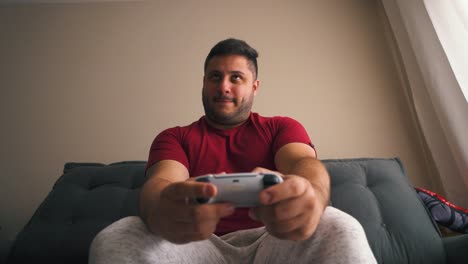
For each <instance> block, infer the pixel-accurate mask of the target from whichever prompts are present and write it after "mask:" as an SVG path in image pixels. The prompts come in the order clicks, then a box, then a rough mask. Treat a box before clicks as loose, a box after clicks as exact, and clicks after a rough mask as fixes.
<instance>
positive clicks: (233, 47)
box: [204, 38, 258, 79]
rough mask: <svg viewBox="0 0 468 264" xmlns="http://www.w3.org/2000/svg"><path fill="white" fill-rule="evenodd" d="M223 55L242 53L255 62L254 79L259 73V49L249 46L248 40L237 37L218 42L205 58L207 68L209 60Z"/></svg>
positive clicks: (252, 62)
mask: <svg viewBox="0 0 468 264" xmlns="http://www.w3.org/2000/svg"><path fill="white" fill-rule="evenodd" d="M223 55H241V56H244V57H246V58H247V60H248V61H249V63H251V64H253V66H254V68H255V71H254V72H253V73H254V79H255V78H256V77H257V75H258V65H257V57H258V53H257V51H256V50H255V49H254V48H252V47H251V46H249V44H247V42H245V41H243V40H240V39H235V38H228V39H225V40H222V41H220V42H218V43H217V44H216V45H215V46H214V47H213V48H211V50H210V53H208V56H206V59H205V68H204V70H205V71H206V68H207V67H208V62H209V61H210V60H211V59H212V58H213V57H215V56H223Z"/></svg>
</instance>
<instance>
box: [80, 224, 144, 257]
mask: <svg viewBox="0 0 468 264" xmlns="http://www.w3.org/2000/svg"><path fill="white" fill-rule="evenodd" d="M147 232H149V231H147V229H146V227H145V225H144V223H143V222H142V220H141V219H140V218H139V217H136V216H129V217H125V218H122V219H120V220H118V221H116V222H114V223H112V224H111V225H109V226H107V227H106V228H104V229H103V230H101V231H100V232H99V233H98V234H97V235H96V236H95V237H94V239H93V241H92V243H91V247H90V252H89V262H90V263H110V262H109V260H110V259H109V256H112V255H115V254H118V255H120V254H122V253H123V252H125V251H126V250H129V249H130V248H131V247H132V246H133V245H135V244H138V242H137V241H138V240H141V238H142V237H144V233H147ZM104 260H105V261H104Z"/></svg>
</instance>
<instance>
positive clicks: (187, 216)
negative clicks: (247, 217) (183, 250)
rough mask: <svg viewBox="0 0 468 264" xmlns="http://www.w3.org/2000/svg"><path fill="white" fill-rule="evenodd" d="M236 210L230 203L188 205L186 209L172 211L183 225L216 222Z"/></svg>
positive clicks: (177, 220)
mask: <svg viewBox="0 0 468 264" xmlns="http://www.w3.org/2000/svg"><path fill="white" fill-rule="evenodd" d="M234 211H235V208H234V206H233V205H232V204H229V203H219V204H203V205H186V206H184V207H179V208H177V209H175V208H174V210H173V211H172V215H173V219H174V221H176V222H181V223H195V224H198V223H203V222H210V221H215V222H216V223H217V222H218V221H219V219H220V218H223V217H226V216H229V215H231V214H233V213H234Z"/></svg>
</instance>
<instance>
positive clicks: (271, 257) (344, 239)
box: [254, 207, 376, 263]
mask: <svg viewBox="0 0 468 264" xmlns="http://www.w3.org/2000/svg"><path fill="white" fill-rule="evenodd" d="M254 263H376V260H375V258H374V255H373V253H372V250H371V249H370V246H369V243H368V241H367V238H366V235H365V233H364V230H363V228H362V226H361V225H360V223H359V222H358V221H357V220H356V219H354V218H353V217H352V216H350V215H348V214H346V213H344V212H342V211H340V210H338V209H336V208H333V207H327V208H326V209H325V212H324V214H323V215H322V218H321V220H320V223H319V225H318V227H317V230H316V232H315V233H314V235H312V237H310V238H309V239H308V240H305V241H297V242H296V241H288V240H280V239H277V238H275V237H273V236H271V235H268V236H267V237H266V238H265V239H264V240H263V241H262V243H261V244H260V246H259V247H258V250H257V254H256V257H255V261H254Z"/></svg>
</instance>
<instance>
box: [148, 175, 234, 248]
mask: <svg viewBox="0 0 468 264" xmlns="http://www.w3.org/2000/svg"><path fill="white" fill-rule="evenodd" d="M216 192H217V189H216V186H214V185H213V184H210V183H202V182H196V181H193V180H186V181H182V182H175V183H171V184H169V185H167V186H166V187H165V188H164V189H163V190H162V191H161V193H160V196H159V199H158V202H157V204H156V208H155V209H154V210H156V211H155V218H154V226H153V227H154V231H155V232H156V233H158V234H159V235H161V236H162V237H163V238H165V239H167V240H169V241H171V242H173V243H177V244H184V243H188V242H192V241H197V240H204V239H207V238H208V237H209V236H210V235H211V234H213V233H214V231H215V229H216V225H217V224H218V222H219V220H220V219H221V218H222V217H226V216H228V215H231V214H232V213H233V212H234V207H233V205H231V204H227V203H219V204H197V203H196V202H194V200H195V198H211V197H213V196H215V195H216Z"/></svg>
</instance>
